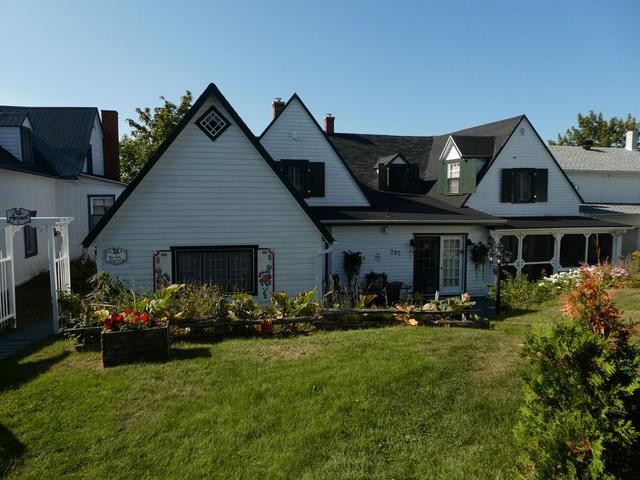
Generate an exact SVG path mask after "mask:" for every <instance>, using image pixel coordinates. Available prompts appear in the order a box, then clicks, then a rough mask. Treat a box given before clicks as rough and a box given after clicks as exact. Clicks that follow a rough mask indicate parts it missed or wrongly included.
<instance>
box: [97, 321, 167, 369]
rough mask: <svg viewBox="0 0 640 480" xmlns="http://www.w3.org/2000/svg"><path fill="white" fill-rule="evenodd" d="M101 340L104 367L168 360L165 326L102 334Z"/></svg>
mask: <svg viewBox="0 0 640 480" xmlns="http://www.w3.org/2000/svg"><path fill="white" fill-rule="evenodd" d="M101 340H102V365H103V366H104V367H115V366H116V365H122V364H126V363H135V362H164V361H166V360H167V359H168V358H169V329H168V328H167V327H166V326H165V327H155V328H147V329H144V330H131V331H124V332H102V336H101Z"/></svg>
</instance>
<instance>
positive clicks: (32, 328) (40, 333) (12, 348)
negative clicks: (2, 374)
mask: <svg viewBox="0 0 640 480" xmlns="http://www.w3.org/2000/svg"><path fill="white" fill-rule="evenodd" d="M52 334H53V325H52V321H51V319H50V318H48V319H46V320H40V321H38V322H33V323H30V324H29V325H26V326H24V327H19V328H18V329H17V330H15V331H13V332H8V333H5V334H3V335H0V360H1V359H3V358H7V357H10V356H11V355H13V354H14V353H18V352H20V351H22V350H24V349H25V348H27V347H28V346H29V345H31V344H32V343H34V342H37V341H38V340H42V339H43V338H47V337H48V336H49V335H52Z"/></svg>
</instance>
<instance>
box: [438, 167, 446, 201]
mask: <svg viewBox="0 0 640 480" xmlns="http://www.w3.org/2000/svg"><path fill="white" fill-rule="evenodd" d="M447 190H448V188H447V163H446V162H440V171H439V172H438V193H439V194H440V195H446V194H447Z"/></svg>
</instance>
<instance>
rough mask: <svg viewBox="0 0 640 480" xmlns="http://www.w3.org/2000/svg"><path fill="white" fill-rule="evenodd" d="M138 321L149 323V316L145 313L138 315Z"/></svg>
mask: <svg viewBox="0 0 640 480" xmlns="http://www.w3.org/2000/svg"><path fill="white" fill-rule="evenodd" d="M140 321H141V322H144V323H147V322H148V321H149V315H147V314H146V313H143V314H142V315H140Z"/></svg>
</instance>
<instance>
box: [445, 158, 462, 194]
mask: <svg viewBox="0 0 640 480" xmlns="http://www.w3.org/2000/svg"><path fill="white" fill-rule="evenodd" d="M447 191H448V192H449V193H453V194H457V193H460V162H450V163H448V164H447Z"/></svg>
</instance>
